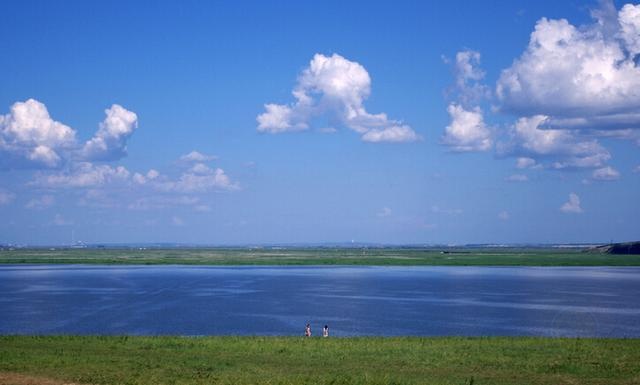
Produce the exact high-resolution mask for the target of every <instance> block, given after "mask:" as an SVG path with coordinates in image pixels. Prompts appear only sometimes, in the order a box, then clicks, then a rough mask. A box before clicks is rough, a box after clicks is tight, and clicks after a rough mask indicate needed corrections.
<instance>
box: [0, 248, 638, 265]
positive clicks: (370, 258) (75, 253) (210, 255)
mask: <svg viewBox="0 0 640 385" xmlns="http://www.w3.org/2000/svg"><path fill="white" fill-rule="evenodd" d="M16 263H51V264H57V263H79V264H123V265H134V264H135V265H159V264H179V265H383V266H384V265H395V266H420V265H425V266H428V265H431V266H435V265H441V266H640V256H639V255H611V254H601V253H587V252H583V251H580V250H573V249H569V250H558V249H475V250H470V249H447V250H434V249H412V248H366V249H365V248H363V249H357V248H316V249H312V248H299V249H270V248H264V249H249V248H246V249H231V248H229V249H224V248H194V249H183V248H175V249H142V250H141V249H55V250H50V249H15V250H8V249H5V250H0V264H16Z"/></svg>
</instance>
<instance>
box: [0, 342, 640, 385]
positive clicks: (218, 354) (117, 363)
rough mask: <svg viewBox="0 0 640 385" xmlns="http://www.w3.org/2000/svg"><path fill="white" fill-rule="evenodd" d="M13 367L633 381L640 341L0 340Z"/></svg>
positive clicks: (191, 378)
mask: <svg viewBox="0 0 640 385" xmlns="http://www.w3.org/2000/svg"><path fill="white" fill-rule="evenodd" d="M14 373H21V374H28V375H31V376H37V378H40V379H41V381H40V382H30V383H43V384H44V383H47V384H50V383H51V382H46V381H45V379H46V380H47V381H50V380H60V381H66V382H70V381H73V382H74V383H83V384H236V385H243V384H291V385H293V384H343V385H348V384H443V385H444V384H451V385H463V384H476V385H480V384H496V385H506V384H514V385H515V384H518V385H520V384H533V385H542V384H549V385H552V384H553V385H557V384H583V385H589V384H594V385H595V384H600V385H627V384H628V385H631V384H638V383H640V340H638V339H546V338H509V337H491V338H487V337H482V338H460V337H446V338H417V337H402V338H328V339H323V338H321V337H314V338H309V339H305V338H303V337H198V338H189V337H97V336H93V337H77V336H73V337H72V336H60V337H34V336H4V337H0V380H1V379H2V377H3V376H4V377H5V378H7V377H9V378H10V376H11V374H14ZM60 383H61V382H60Z"/></svg>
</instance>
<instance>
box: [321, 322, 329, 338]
mask: <svg viewBox="0 0 640 385" xmlns="http://www.w3.org/2000/svg"><path fill="white" fill-rule="evenodd" d="M322 336H323V337H329V325H324V328H323V329H322Z"/></svg>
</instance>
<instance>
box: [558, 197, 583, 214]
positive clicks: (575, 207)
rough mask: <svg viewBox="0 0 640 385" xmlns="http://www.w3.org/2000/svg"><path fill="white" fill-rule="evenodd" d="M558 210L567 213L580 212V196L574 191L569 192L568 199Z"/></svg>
mask: <svg viewBox="0 0 640 385" xmlns="http://www.w3.org/2000/svg"><path fill="white" fill-rule="evenodd" d="M560 211H562V212H563V213H567V214H581V213H582V212H583V211H584V210H582V207H580V197H579V196H578V195H577V194H576V193H571V194H569V201H568V202H565V203H564V204H563V205H562V206H560Z"/></svg>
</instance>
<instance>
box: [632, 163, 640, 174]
mask: <svg viewBox="0 0 640 385" xmlns="http://www.w3.org/2000/svg"><path fill="white" fill-rule="evenodd" d="M633 172H635V173H640V164H639V165H637V166H636V167H635V168H634V169H633Z"/></svg>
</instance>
